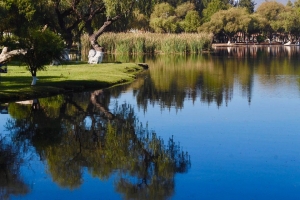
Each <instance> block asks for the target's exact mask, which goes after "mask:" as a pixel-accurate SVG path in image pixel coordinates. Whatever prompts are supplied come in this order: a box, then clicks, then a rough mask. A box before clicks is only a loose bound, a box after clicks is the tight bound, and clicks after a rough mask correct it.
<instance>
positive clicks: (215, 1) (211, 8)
mask: <svg viewBox="0 0 300 200" xmlns="http://www.w3.org/2000/svg"><path fill="white" fill-rule="evenodd" d="M228 8H229V5H228V4H227V3H225V2H224V1H223V0H212V1H210V2H209V3H208V5H207V7H206V8H205V9H204V10H203V11H202V15H203V22H209V21H210V19H211V16H212V15H213V14H215V13H216V12H218V11H219V10H226V9H228Z"/></svg>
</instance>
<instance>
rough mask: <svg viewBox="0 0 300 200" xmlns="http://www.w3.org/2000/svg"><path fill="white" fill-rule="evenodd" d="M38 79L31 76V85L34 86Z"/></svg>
mask: <svg viewBox="0 0 300 200" xmlns="http://www.w3.org/2000/svg"><path fill="white" fill-rule="evenodd" d="M37 80H38V78H37V77H36V76H32V82H31V85H32V86H34V85H36V81H37Z"/></svg>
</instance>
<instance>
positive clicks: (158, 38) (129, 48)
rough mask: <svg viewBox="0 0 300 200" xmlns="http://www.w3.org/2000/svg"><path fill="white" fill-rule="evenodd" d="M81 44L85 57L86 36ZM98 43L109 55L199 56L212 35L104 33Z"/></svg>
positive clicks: (208, 45) (209, 45) (207, 46)
mask: <svg viewBox="0 0 300 200" xmlns="http://www.w3.org/2000/svg"><path fill="white" fill-rule="evenodd" d="M81 42H82V55H87V54H88V50H89V48H90V45H89V42H88V36H87V35H83V36H82V39H81ZM98 42H99V44H100V45H101V46H103V47H104V48H105V51H106V53H110V54H125V55H129V54H158V53H159V54H199V53H201V52H202V51H203V50H205V49H210V48H211V42H212V34H208V33H195V34H190V33H183V34H159V33H104V34H103V35H101V36H100V37H99V40H98Z"/></svg>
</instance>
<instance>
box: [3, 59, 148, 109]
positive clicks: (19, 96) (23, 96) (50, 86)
mask: <svg viewBox="0 0 300 200" xmlns="http://www.w3.org/2000/svg"><path fill="white" fill-rule="evenodd" d="M110 64H111V63H110ZM128 64H130V65H128V66H126V67H124V69H125V72H124V71H123V72H122V73H123V74H124V73H125V74H127V77H124V76H122V75H121V71H120V76H119V77H118V79H116V80H115V81H113V82H110V81H103V80H99V81H95V80H93V79H90V80H85V83H84V84H82V81H80V80H78V81H76V80H68V81H66V82H65V83H64V82H61V83H59V84H58V83H52V82H47V83H46V84H45V83H44V84H43V85H39V83H37V85H35V86H27V87H22V86H21V84H20V90H19V91H18V92H5V91H1V88H0V104H5V103H9V102H14V101H23V100H30V99H35V98H45V97H50V96H55V95H59V94H67V93H71V92H83V91H89V90H93V89H97V90H98V89H105V88H110V87H114V86H118V85H123V84H128V83H131V82H133V81H135V80H136V76H137V75H138V74H140V73H142V72H143V71H145V70H147V69H148V65H147V64H146V63H128ZM115 65H119V63H115ZM95 73H97V72H95ZM2 78H3V75H2V76H1V77H0V79H2ZM26 78H28V77H26ZM30 78H31V77H30ZM1 87H5V85H4V86H3V83H1Z"/></svg>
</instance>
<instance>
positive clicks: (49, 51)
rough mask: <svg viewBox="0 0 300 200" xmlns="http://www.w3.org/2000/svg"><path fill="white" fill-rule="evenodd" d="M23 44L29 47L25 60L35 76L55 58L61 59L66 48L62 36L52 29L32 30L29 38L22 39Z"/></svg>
mask: <svg viewBox="0 0 300 200" xmlns="http://www.w3.org/2000/svg"><path fill="white" fill-rule="evenodd" d="M20 41H21V46H23V47H25V48H27V49H28V50H27V53H26V55H25V56H24V62H25V63H26V64H27V66H28V70H29V71H30V72H31V74H32V75H33V76H36V72H37V71H38V70H44V69H45V65H47V64H49V63H50V62H51V61H52V60H53V59H58V60H60V56H61V55H62V51H63V48H64V43H63V40H62V39H61V37H60V36H58V35H57V34H55V33H54V32H51V31H50V30H47V29H46V30H44V31H40V30H30V31H29V34H28V37H27V38H22V39H20Z"/></svg>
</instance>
